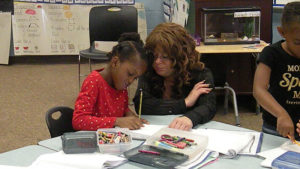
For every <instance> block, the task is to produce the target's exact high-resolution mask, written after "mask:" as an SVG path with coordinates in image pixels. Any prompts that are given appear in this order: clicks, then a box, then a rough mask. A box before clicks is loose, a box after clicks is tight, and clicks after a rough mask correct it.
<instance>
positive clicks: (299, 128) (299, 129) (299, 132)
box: [296, 120, 300, 136]
mask: <svg viewBox="0 0 300 169" xmlns="http://www.w3.org/2000/svg"><path fill="white" fill-rule="evenodd" d="M296 131H297V132H298V134H299V136H300V120H299V121H298V123H297V129H296Z"/></svg>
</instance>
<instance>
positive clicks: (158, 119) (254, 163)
mask: <svg viewBox="0 0 300 169" xmlns="http://www.w3.org/2000/svg"><path fill="white" fill-rule="evenodd" d="M178 116H179V115H164V116H152V115H142V118H144V119H146V120H148V121H149V122H150V123H151V124H158V125H167V124H169V123H170V122H171V121H172V120H173V119H174V118H175V117H178ZM196 128H211V129H223V130H224V129H226V130H237V131H253V130H249V129H246V128H242V127H237V126H233V125H229V124H225V123H221V122H217V121H210V122H208V123H205V124H202V125H198V126H196ZM285 141H287V139H286V138H282V137H277V136H273V135H269V134H264V136H263V142H262V147H261V151H265V150H269V149H273V148H276V147H279V146H280V145H281V144H283V143H284V142H285ZM133 142H134V144H135V145H139V144H141V143H142V141H138V140H134V141H133ZM38 144H39V145H41V146H44V147H48V148H49V149H52V150H56V151H59V150H61V140H60V138H59V137H56V138H52V139H48V140H44V141H40V142H39V143H38ZM262 161H263V159H261V158H258V157H254V156H240V157H239V158H237V159H219V160H218V161H217V162H215V163H213V164H210V165H208V166H206V167H203V168H204V169H219V168H224V169H241V168H243V169H253V168H255V169H263V167H262V166H260V163H261V162H262ZM118 168H120V169H123V168H125V169H127V168H128V169H137V168H145V169H148V168H149V169H152V167H150V166H145V165H142V164H137V163H134V162H128V163H126V164H124V165H122V166H119V167H118Z"/></svg>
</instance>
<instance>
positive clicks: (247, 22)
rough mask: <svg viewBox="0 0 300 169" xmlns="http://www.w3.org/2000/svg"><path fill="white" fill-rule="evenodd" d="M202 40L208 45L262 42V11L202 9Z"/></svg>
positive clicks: (251, 8) (248, 8) (249, 8)
mask: <svg viewBox="0 0 300 169" xmlns="http://www.w3.org/2000/svg"><path fill="white" fill-rule="evenodd" d="M200 10H201V11H200V14H201V22H200V24H201V39H202V41H203V42H204V44H206V45H218V44H220V45H224V44H252V43H259V42H260V16H261V13H260V9H259V8H257V7H247V8H202V9H200Z"/></svg>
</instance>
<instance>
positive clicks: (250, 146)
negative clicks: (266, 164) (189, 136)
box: [193, 129, 263, 158]
mask: <svg viewBox="0 0 300 169" xmlns="http://www.w3.org/2000/svg"><path fill="white" fill-rule="evenodd" d="M193 132H195V133H198V134H201V135H204V136H207V137H208V140H209V141H208V146H207V149H208V150H212V151H217V152H220V153H222V154H225V155H227V156H228V157H229V158H234V157H235V156H237V155H238V154H240V155H256V154H257V153H258V152H260V149H261V143H262V138H263V134H262V133H261V132H256V131H253V132H252V131H232V130H218V129H194V130H193Z"/></svg>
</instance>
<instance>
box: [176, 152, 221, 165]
mask: <svg viewBox="0 0 300 169" xmlns="http://www.w3.org/2000/svg"><path fill="white" fill-rule="evenodd" d="M218 156H219V153H218V152H214V151H209V150H205V151H203V153H199V154H198V155H197V156H196V157H195V158H193V159H190V160H188V161H186V162H185V163H183V164H181V165H179V166H177V167H176V169H190V168H201V167H203V166H205V165H207V164H210V163H212V162H213V161H215V160H217V158H218Z"/></svg>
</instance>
